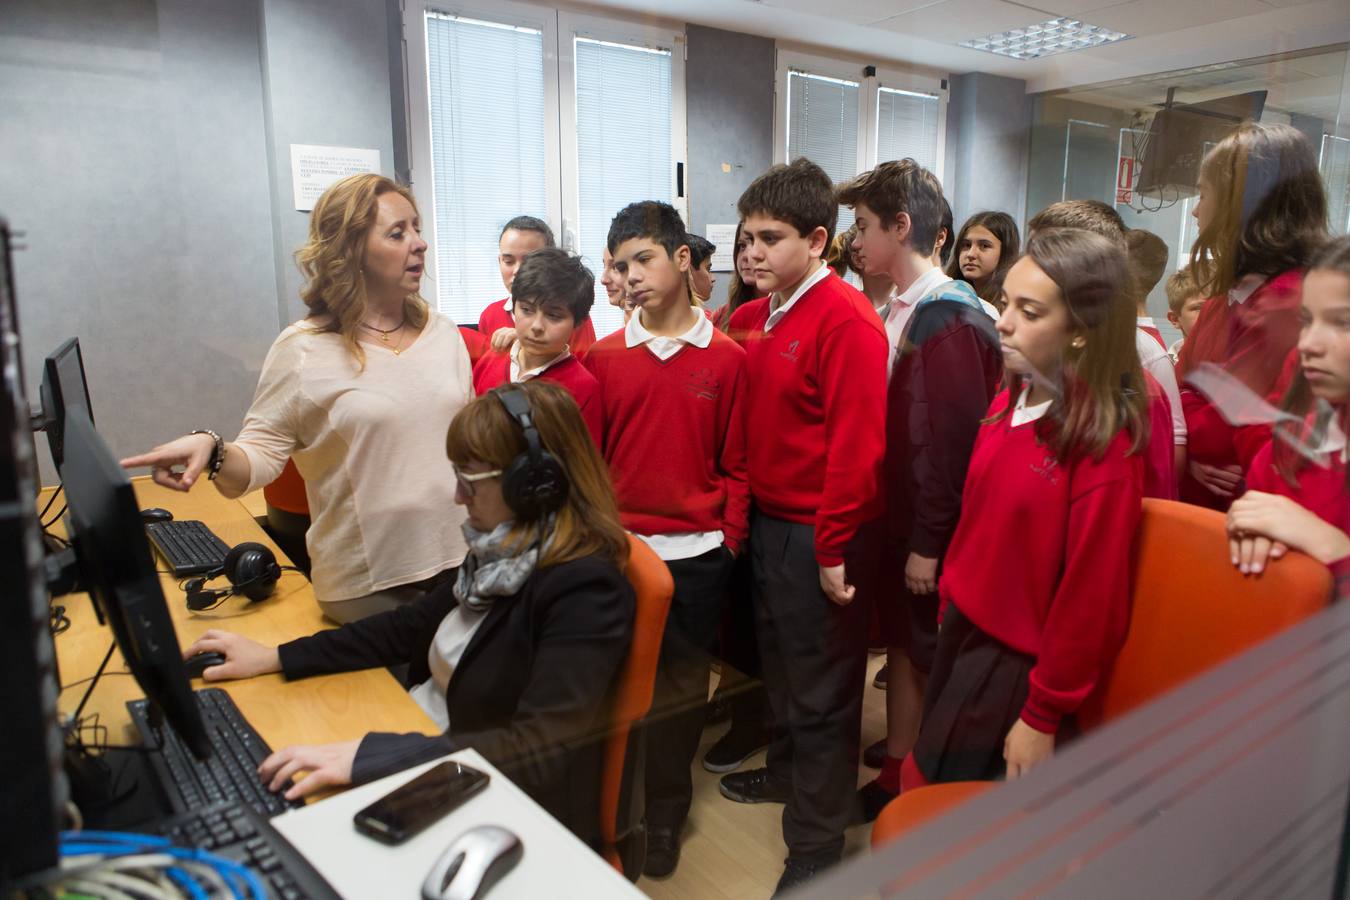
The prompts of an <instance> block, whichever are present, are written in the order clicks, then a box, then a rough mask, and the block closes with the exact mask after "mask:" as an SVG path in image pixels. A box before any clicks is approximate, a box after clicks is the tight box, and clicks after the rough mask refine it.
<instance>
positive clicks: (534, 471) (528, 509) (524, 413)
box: [492, 384, 570, 522]
mask: <svg viewBox="0 0 1350 900" xmlns="http://www.w3.org/2000/svg"><path fill="white" fill-rule="evenodd" d="M492 394H493V395H494V396H495V397H496V398H497V399H498V400H500V401H501V404H502V406H503V407H505V409H506V412H507V413H508V414H509V415H510V416H511V418H512V419H514V420H515V421H516V424H517V425H519V426H520V430H521V431H522V432H523V433H524V435H525V452H524V453H521V454H519V455H518V456H516V458H515V459H513V460H511V464H510V465H509V466H507V467H506V471H505V472H503V473H502V499H503V500H505V501H506V505H507V506H509V507H511V511H512V512H513V513H515V514H516V515H517V516H518V517H519V518H521V519H525V520H526V521H531V522H532V521H535V520H537V519H542V518H543V517H544V516H546V515H548V514H549V513H552V512H557V511H558V510H559V509H561V508H562V506H563V504H564V503H566V502H567V492H568V489H569V488H570V483H569V482H568V480H567V470H566V469H564V468H563V465H562V463H560V462H558V459H557V457H555V456H554V455H553V454H552V453H549V452H548V451H547V450H545V449H544V445H543V444H542V443H541V442H540V440H539V432H538V431H536V430H535V427H534V412H533V410H532V409H531V408H530V398H529V396H528V395H527V394H526V393H525V391H524V390H523V389H522V388H521V387H520V385H517V384H504V385H502V386H501V387H497V388H493V390H492Z"/></svg>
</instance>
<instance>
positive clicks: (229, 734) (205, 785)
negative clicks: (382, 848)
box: [127, 688, 305, 817]
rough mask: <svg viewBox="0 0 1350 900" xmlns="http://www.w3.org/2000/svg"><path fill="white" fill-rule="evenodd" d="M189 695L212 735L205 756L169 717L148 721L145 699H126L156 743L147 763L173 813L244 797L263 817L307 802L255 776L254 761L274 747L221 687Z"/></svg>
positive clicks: (134, 716)
mask: <svg viewBox="0 0 1350 900" xmlns="http://www.w3.org/2000/svg"><path fill="white" fill-rule="evenodd" d="M193 696H194V697H196V698H197V708H198V709H200V710H201V713H202V721H203V722H204V723H205V724H206V731H207V734H208V735H210V738H211V747H212V751H213V752H212V753H211V756H210V758H209V759H204V760H199V759H197V758H196V757H195V756H193V755H192V751H191V750H189V749H188V747H187V744H184V743H183V740H182V738H180V737H179V736H178V733H177V732H175V731H174V730H173V729H172V728H170V727H169V726H168V724H167V723H163V722H161V723H160V724H159V725H158V726H155V725H152V724H151V723H150V714H149V706H148V702H147V701H145V700H132V701H130V702H128V703H127V709H129V710H130V711H131V721H133V722H134V723H136V728H137V730H138V731H140V733H141V738H142V739H143V740H144V742H145V744H146V745H148V746H151V747H159V748H160V750H159V752H157V753H151V754H149V756H150V765H151V766H153V767H154V769H155V775H156V776H157V777H158V778H159V783H160V784H161V785H162V786H163V788H164V791H165V793H167V794H168V795H169V803H170V805H171V806H172V807H173V811H174V812H175V813H182V812H188V811H189V810H193V809H200V808H201V807H203V806H206V805H207V804H208V803H217V802H219V801H222V800H231V801H235V802H238V803H242V804H244V805H245V806H248V807H250V808H252V809H254V810H256V811H257V812H259V813H261V814H262V815H263V816H267V817H271V816H274V815H276V814H277V813H279V812H285V811H286V810H288V809H296V808H298V807H301V806H304V805H305V804H304V801H303V800H287V799H285V798H284V797H283V796H282V795H281V794H274V793H272V792H271V791H269V790H268V789H267V785H265V784H263V783H262V780H261V779H260V778H258V764H259V763H261V762H262V761H263V760H264V759H266V758H267V757H268V755H270V754H271V752H272V748H270V747H268V746H267V742H266V741H264V740H263V739H262V738H261V737H259V736H258V732H256V731H254V730H253V726H252V725H250V724H248V721H247V720H246V719H245V718H244V716H243V714H242V713H240V712H239V708H238V707H237V706H235V705H234V701H233V700H231V699H230V695H229V694H227V693H225V692H224V691H222V690H221V689H220V688H203V689H202V690H199V691H194V692H193Z"/></svg>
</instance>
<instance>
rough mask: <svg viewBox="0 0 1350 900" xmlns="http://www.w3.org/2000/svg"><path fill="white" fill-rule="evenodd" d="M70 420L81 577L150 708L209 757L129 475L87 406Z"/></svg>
mask: <svg viewBox="0 0 1350 900" xmlns="http://www.w3.org/2000/svg"><path fill="white" fill-rule="evenodd" d="M65 420H66V421H65V426H66V427H65V459H64V461H63V462H62V465H61V483H62V484H63V485H65V491H66V503H67V505H68V507H69V510H70V512H69V514H68V517H67V520H66V530H67V532H68V533H69V535H70V541H71V544H72V545H73V546H74V548H75V555H76V558H77V559H78V561H79V570H80V581H81V583H82V584H83V586H84V588H85V589H86V590H87V591H88V592H89V596H90V597H91V598H92V599H93V601H94V602H95V603H96V604H98V606H99V608H100V609H101V610H102V611H103V615H104V617H105V618H106V619H107V621H108V624H109V626H110V627H111V628H112V632H113V637H114V639H115V640H116V641H117V646H118V647H119V648H120V649H121V651H122V657H123V658H124V659H125V660H126V663H127V668H129V669H130V670H131V673H132V675H134V676H135V677H136V681H137V682H138V683H139V684H140V686H141V689H142V690H143V691H145V696H146V697H147V698H148V699H149V700H150V704H151V708H152V710H158V711H159V712H162V713H163V715H164V716H165V717H166V718H167V719H168V722H169V724H170V725H171V726H172V727H173V729H174V730H175V731H177V732H178V734H179V736H180V737H181V738H182V739H183V742H184V743H186V744H187V745H188V747H189V748H191V750H192V752H193V753H194V754H195V755H196V756H197V757H198V758H201V759H205V758H206V757H207V756H209V755H210V753H211V743H210V740H209V738H208V736H207V732H206V726H205V725H204V724H203V722H202V717H201V713H200V712H199V711H198V709H197V703H196V701H195V699H194V698H193V696H192V688H191V685H190V683H189V682H188V677H187V672H186V671H185V670H184V668H183V654H182V650H181V649H180V648H179V646H178V635H177V633H176V632H175V631H174V627H173V620H172V619H171V618H170V617H169V607H168V606H167V605H166V604H165V602H164V591H163V590H161V589H160V584H159V574H158V572H156V570H155V561H154V558H153V556H152V555H151V553H150V544H149V542H148V540H147V539H146V536H145V527H144V524H143V523H142V521H141V513H140V508H139V507H138V506H137V504H136V494H135V492H134V491H133V490H132V488H131V481H130V480H129V479H128V478H127V474H126V472H125V471H124V470H123V469H122V467H121V466H119V465H118V464H117V460H116V459H115V458H114V457H113V454H112V451H111V450H109V449H108V445H107V444H105V443H104V442H103V439H102V438H101V437H99V434H98V432H96V431H95V430H94V424H93V423H92V422H90V421H89V417H88V416H87V415H85V413H84V410H82V409H78V408H74V407H72V408H70V409H67V410H66V417H65Z"/></svg>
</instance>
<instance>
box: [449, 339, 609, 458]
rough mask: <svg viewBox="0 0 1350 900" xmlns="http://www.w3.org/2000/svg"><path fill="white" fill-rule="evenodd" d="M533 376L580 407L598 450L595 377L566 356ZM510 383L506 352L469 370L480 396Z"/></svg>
mask: <svg viewBox="0 0 1350 900" xmlns="http://www.w3.org/2000/svg"><path fill="white" fill-rule="evenodd" d="M537 377H539V378H542V379H544V380H545V381H552V382H554V383H555V384H558V385H561V386H562V387H564V388H566V389H567V392H568V393H569V394H571V395H572V399H573V400H575V401H577V406H579V407H580V408H581V418H582V420H583V421H584V422H585V423H586V429H587V430H588V431H590V433H591V439H592V440H594V441H595V446H596V447H599V446H600V439H601V436H602V435H603V434H604V428H605V419H604V416H605V410H604V403H603V402H602V401H601V397H600V384H599V382H597V381H596V380H595V376H594V375H592V374H591V373H590V372H588V371H586V367H585V366H583V365H582V364H581V362H580V361H579V360H578V359H577V358H576V357H575V356H569V357H567V359H564V360H563V361H562V362H560V363H555V364H554V365H551V366H549V367H548V368H547V369H545V370H544V371H543V372H542V373H540V374H539V375H538V376H537ZM510 380H511V357H510V355H509V354H506V353H489V354H488V355H487V356H484V357H483V358H482V359H480V360H479V361H478V365H476V366H474V368H473V392H474V393H475V394H477V395H478V396H480V397H481V396H482V395H483V394H486V393H487V392H488V391H490V390H492V389H493V388H495V387H497V386H498V385H502V384H506V383H507V382H508V381H510Z"/></svg>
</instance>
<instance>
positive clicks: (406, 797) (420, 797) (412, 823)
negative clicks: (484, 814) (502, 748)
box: [352, 760, 488, 844]
mask: <svg viewBox="0 0 1350 900" xmlns="http://www.w3.org/2000/svg"><path fill="white" fill-rule="evenodd" d="M487 784H488V775H487V773H486V772H482V771H479V770H478V769H475V768H473V767H471V766H466V765H463V764H461V763H457V762H455V761H453V760H447V761H446V762H443V763H441V764H439V765H436V766H432V767H431V768H430V769H427V770H426V771H425V772H423V773H422V774H421V775H418V776H417V777H416V778H414V779H413V780H412V781H409V782H408V783H407V784H405V785H403V786H401V787H398V788H395V789H394V790H392V791H390V792H389V793H388V794H385V795H384V796H383V797H381V798H380V799H378V800H376V801H375V802H374V803H372V804H370V805H369V806H367V807H366V808H365V809H363V810H361V811H360V812H358V813H357V814H356V815H355V816H354V817H353V818H352V822H353V824H355V825H356V830H357V831H359V832H361V833H362V834H365V835H369V836H370V837H373V838H375V840H377V841H382V842H383V843H386V844H401V843H403V842H404V841H406V840H407V839H408V838H410V837H412V836H413V835H415V834H417V833H418V832H419V831H421V830H422V829H424V828H426V827H427V826H428V825H430V824H431V823H432V822H435V821H436V820H437V819H439V818H441V817H442V816H444V815H445V814H446V813H449V812H450V811H451V810H454V809H456V808H457V807H459V806H460V804H462V803H463V802H464V801H465V800H468V799H469V798H470V797H472V796H473V795H474V794H477V793H478V792H479V791H481V790H483V788H485V787H487Z"/></svg>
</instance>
